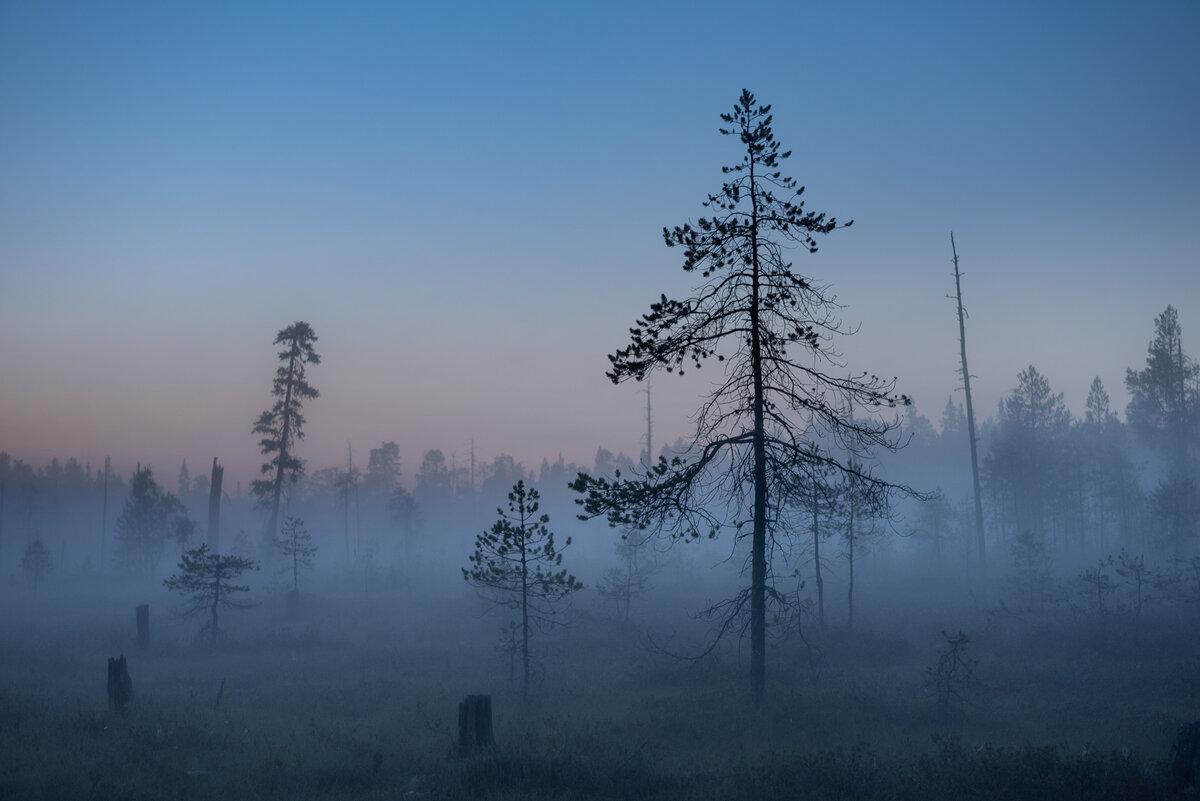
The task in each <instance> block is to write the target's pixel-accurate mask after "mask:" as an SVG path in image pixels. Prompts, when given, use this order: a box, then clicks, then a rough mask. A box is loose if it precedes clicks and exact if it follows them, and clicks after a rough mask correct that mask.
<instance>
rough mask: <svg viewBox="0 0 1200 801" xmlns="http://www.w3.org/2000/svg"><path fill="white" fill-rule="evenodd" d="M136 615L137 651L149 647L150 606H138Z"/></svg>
mask: <svg viewBox="0 0 1200 801" xmlns="http://www.w3.org/2000/svg"><path fill="white" fill-rule="evenodd" d="M135 611H136V614H137V645H138V650H139V651H145V650H146V649H148V648H149V647H150V604H138V606H137V609H136V610H135Z"/></svg>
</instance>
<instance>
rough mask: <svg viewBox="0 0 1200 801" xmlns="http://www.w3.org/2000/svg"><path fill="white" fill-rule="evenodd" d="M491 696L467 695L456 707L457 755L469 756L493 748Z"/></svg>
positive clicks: (494, 743)
mask: <svg viewBox="0 0 1200 801" xmlns="http://www.w3.org/2000/svg"><path fill="white" fill-rule="evenodd" d="M495 745H496V742H495V740H493V739H492V696H490V695H468V696H467V697H466V699H465V700H463V701H462V702H460V703H459V705H458V753H459V754H461V755H462V756H470V755H471V754H474V753H477V752H479V751H484V750H487V749H490V748H494V747H495Z"/></svg>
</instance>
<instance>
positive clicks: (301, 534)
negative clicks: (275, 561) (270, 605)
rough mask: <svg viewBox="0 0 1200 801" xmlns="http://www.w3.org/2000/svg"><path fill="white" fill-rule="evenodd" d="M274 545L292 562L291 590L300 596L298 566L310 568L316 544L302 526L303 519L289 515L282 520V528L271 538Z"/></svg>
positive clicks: (296, 595) (315, 551)
mask: <svg viewBox="0 0 1200 801" xmlns="http://www.w3.org/2000/svg"><path fill="white" fill-rule="evenodd" d="M273 543H274V545H275V547H276V548H277V549H278V550H279V552H280V553H281V554H283V556H284V558H285V559H287V560H289V561H290V562H291V563H292V592H293V593H295V596H294V597H297V598H298V597H299V596H300V568H304V569H306V570H307V569H310V568H311V567H312V560H313V556H314V555H315V554H316V553H317V546H315V545H313V544H312V535H311V534H309V533H308V530H307V529H306V528H304V519H303V518H300V517H289V518H287V519H286V520H284V522H283V529H282V530H281V531H280V532H279V534H277V535H276V536H275V538H274V540H273Z"/></svg>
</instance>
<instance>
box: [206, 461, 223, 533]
mask: <svg viewBox="0 0 1200 801" xmlns="http://www.w3.org/2000/svg"><path fill="white" fill-rule="evenodd" d="M224 478H225V468H224V467H221V466H220V465H219V464H217V457H215V456H214V457H213V465H212V478H211V479H210V483H209V489H208V547H209V549H210V550H211V551H212V552H213V553H220V552H221V547H220V546H221V482H222V480H224Z"/></svg>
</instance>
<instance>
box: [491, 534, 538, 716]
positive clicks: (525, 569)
mask: <svg viewBox="0 0 1200 801" xmlns="http://www.w3.org/2000/svg"><path fill="white" fill-rule="evenodd" d="M525 549H526V539H525V513H524V511H522V512H521V665H522V667H523V668H524V676H523V677H522V680H521V697H523V698H525V699H526V700H528V699H529V565H528V560H527V558H526V552H525ZM489 703H491V702H490V700H489ZM489 715H490V712H489ZM489 725H490V723H489Z"/></svg>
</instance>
